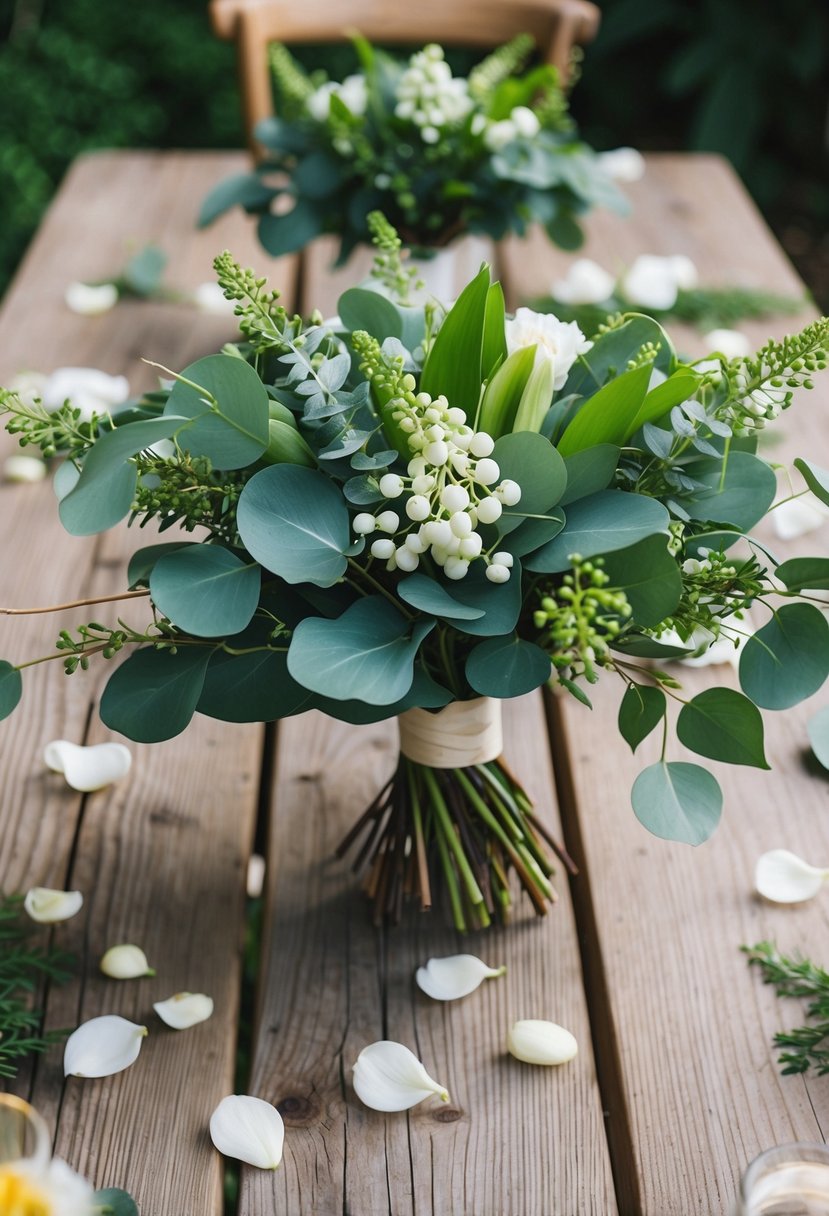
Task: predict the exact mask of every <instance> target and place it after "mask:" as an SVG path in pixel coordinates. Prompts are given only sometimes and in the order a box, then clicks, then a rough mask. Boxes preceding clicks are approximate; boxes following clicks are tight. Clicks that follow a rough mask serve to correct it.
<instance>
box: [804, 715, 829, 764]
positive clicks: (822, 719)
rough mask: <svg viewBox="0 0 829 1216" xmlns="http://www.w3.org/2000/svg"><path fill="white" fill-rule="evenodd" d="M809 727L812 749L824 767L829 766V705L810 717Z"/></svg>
mask: <svg viewBox="0 0 829 1216" xmlns="http://www.w3.org/2000/svg"><path fill="white" fill-rule="evenodd" d="M807 729H808V731H809V742H810V743H811V745H812V751H813V752H814V753H815V755H816V756H817V758H818V760H819V761H820V763H821V764H822V765H823V767H824V768H829V705H825V706H824V707H823V709H821V710H819V711H818V713H816V714H815V716H814V717H813V718H810V719H809V725H808V728H807Z"/></svg>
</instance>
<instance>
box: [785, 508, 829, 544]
mask: <svg viewBox="0 0 829 1216" xmlns="http://www.w3.org/2000/svg"><path fill="white" fill-rule="evenodd" d="M827 518H829V508H827V507H826V506H824V504H823V503H822V502H819V501H818V500H817V499H814V498H790V499H789V500H788V501H787V502H781V504H780V506H779V507H774V509H773V510H772V512H771V522H772V524H773V525H774V530H775V532H776V533H777V535H778V536H779V537H780V539H781V540H794V539H795V538H796V537H798V536H806V534H807V533H809V532H815V531H817V529H818V528H822V527H823V525H824V524H825V523H826V520H827Z"/></svg>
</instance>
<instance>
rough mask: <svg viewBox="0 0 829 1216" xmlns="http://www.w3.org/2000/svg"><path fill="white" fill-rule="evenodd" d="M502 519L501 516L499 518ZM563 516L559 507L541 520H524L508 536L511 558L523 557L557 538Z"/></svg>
mask: <svg viewBox="0 0 829 1216" xmlns="http://www.w3.org/2000/svg"><path fill="white" fill-rule="evenodd" d="M501 518H502V519H503V516H502V517H501ZM564 523H565V515H564V512H563V511H562V510H561V508H560V507H556V508H554V509H553V510H552V511H549V512H548V513H547V514H546V515H545V516H544V518H543V519H525V520H524V521H523V522H522V523H521V524H520V525H519V527H517V528H516V529H515V531H514V532H511V533H510V534H509V541H508V544H509V551H510V553H511V554H512V555H513V557H523V556H524V554H525V553H532V552H533V551H534V550H535V549H539V548H540V547H541V546H542V545H545V544H546V543H547V541H548V540H552V539H553V537H554V536H558V534H559V532H560V531H561V530H562V528H563V527H564Z"/></svg>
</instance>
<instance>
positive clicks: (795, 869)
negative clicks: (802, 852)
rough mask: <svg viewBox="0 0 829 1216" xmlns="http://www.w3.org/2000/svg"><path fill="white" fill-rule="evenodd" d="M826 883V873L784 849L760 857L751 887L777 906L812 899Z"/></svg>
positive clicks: (827, 879)
mask: <svg viewBox="0 0 829 1216" xmlns="http://www.w3.org/2000/svg"><path fill="white" fill-rule="evenodd" d="M828 881H829V870H823V869H821V868H820V867H818V866H810V865H809V863H808V862H806V861H803V860H802V859H801V858H800V857H798V856H797V854H796V853H790V852H789V851H788V850H787V849H772V851H771V852H770V853H764V854H763V855H762V857H760V858H759V859H758V862H757V867H756V869H755V872H754V885H755V887H756V888H757V890H758V892H759V893H760V895H762V896H763V897H764V898H765V899H770V900H772V901H773V902H774V903H777V904H798V903H802V902H803V901H804V900H806V899H812V898H813V896H815V895H817V893H818V891H819V890H820V889H821V887H822V886H823V884H824V883H825V882H828Z"/></svg>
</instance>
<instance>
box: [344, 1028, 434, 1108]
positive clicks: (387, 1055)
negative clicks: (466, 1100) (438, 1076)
mask: <svg viewBox="0 0 829 1216" xmlns="http://www.w3.org/2000/svg"><path fill="white" fill-rule="evenodd" d="M353 1073H354V1076H353V1081H354V1091H355V1093H356V1094H357V1097H358V1098H359V1099H360V1101H361V1102H364V1103H365V1105H366V1106H370V1107H371V1108H372V1110H386V1111H390V1110H409V1109H410V1108H411V1107H412V1106H417V1104H418V1102H422V1101H423V1100H424V1098H428V1097H431V1095H432V1094H437V1095H438V1097H439V1098H440V1099H441V1101H442V1102H448V1101H449V1093H448V1091H447V1090H446V1089H444V1087H443V1086H442V1085H440V1084H438V1082H437V1081H433V1080H432V1078H431V1077H430V1076H429V1074H428V1072H427V1071H426V1069H425V1068H424V1067H423V1065H422V1064H421V1062H420V1060H418V1058H417V1056H416V1055H414V1053H413V1052H411V1051H409V1049H408V1047H404V1046H403V1044H402V1043H393V1042H391V1041H389V1040H388V1039H383V1040H381V1041H380V1042H378V1043H370V1044H369V1045H368V1047H364V1048H363V1050H362V1051H361V1052H360V1054H359V1055H358V1057H357V1063H356V1064H355V1065H354V1069H353Z"/></svg>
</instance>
